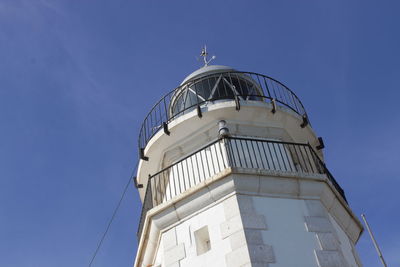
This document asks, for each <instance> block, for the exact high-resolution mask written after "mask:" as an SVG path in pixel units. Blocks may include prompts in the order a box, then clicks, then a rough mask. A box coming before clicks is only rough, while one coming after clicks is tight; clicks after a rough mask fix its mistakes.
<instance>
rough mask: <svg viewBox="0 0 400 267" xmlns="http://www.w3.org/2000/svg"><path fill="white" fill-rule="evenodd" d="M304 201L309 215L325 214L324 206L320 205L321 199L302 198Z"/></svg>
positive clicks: (322, 215)
mask: <svg viewBox="0 0 400 267" xmlns="http://www.w3.org/2000/svg"><path fill="white" fill-rule="evenodd" d="M304 202H305V203H306V206H307V210H308V215H309V216H319V217H325V216H326V211H325V207H324V206H323V205H322V203H321V201H319V200H304Z"/></svg>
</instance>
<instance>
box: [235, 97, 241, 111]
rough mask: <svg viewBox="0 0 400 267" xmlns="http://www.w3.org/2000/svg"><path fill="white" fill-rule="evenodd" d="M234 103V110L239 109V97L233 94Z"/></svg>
mask: <svg viewBox="0 0 400 267" xmlns="http://www.w3.org/2000/svg"><path fill="white" fill-rule="evenodd" d="M235 104H236V110H237V111H239V110H240V100H239V97H238V96H237V95H236V94H235Z"/></svg>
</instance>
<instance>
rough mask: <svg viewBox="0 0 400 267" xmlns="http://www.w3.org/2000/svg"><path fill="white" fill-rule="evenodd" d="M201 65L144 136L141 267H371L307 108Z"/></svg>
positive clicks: (256, 81)
mask: <svg viewBox="0 0 400 267" xmlns="http://www.w3.org/2000/svg"><path fill="white" fill-rule="evenodd" d="M202 56H203V57H204V62H205V64H204V66H203V67H201V68H200V69H198V70H196V71H194V72H193V73H191V74H190V75H189V76H187V77H186V78H185V79H183V81H182V82H181V84H180V85H179V86H178V87H177V88H176V89H174V90H172V91H171V92H170V93H168V94H166V95H164V96H162V97H161V98H160V100H159V101H158V102H157V103H156V104H155V105H154V106H153V108H152V109H151V110H150V111H149V112H148V115H147V116H146V117H145V118H144V121H143V124H142V126H141V129H140V133H139V140H138V150H139V156H140V162H139V167H138V171H137V176H136V178H135V185H136V187H137V189H138V191H139V194H140V198H141V201H142V204H143V205H142V211H141V217H140V221H139V229H138V232H137V237H138V250H137V254H136V259H135V263H134V266H135V267H150V266H152V267H172V266H173V267H178V266H180V267H186V266H188V267H197V266H199V267H200V266H227V267H236V266H237V267H239V266H249V267H250V266H257V267H261V266H270V267H303V266H304V267H343V266H344V267H356V266H357V267H358V266H361V262H360V260H359V258H358V256H357V252H356V249H355V244H356V243H357V241H358V239H359V237H360V235H361V233H362V231H363V227H362V225H361V223H360V221H359V220H358V218H357V217H356V216H355V215H354V213H353V212H352V210H351V208H350V206H349V204H348V202H347V200H346V196H345V192H344V190H343V189H342V188H341V187H340V185H339V184H338V183H337V182H336V180H335V178H334V177H333V175H332V174H331V173H330V171H329V170H328V168H327V166H326V164H325V162H324V156H323V150H324V144H323V141H322V138H319V137H318V135H317V134H316V133H315V132H314V130H313V128H312V126H311V122H310V118H309V116H308V114H307V112H306V109H305V108H304V106H303V104H302V102H301V101H300V99H299V98H298V97H297V96H296V94H295V93H294V92H293V91H292V90H291V89H289V88H288V87H287V86H285V85H284V84H283V83H281V82H280V81H278V80H276V79H274V78H271V77H269V76H266V75H262V74H258V73H253V72H243V71H238V70H236V69H234V68H231V67H227V66H220V65H210V64H209V60H207V52H206V50H203V53H202Z"/></svg>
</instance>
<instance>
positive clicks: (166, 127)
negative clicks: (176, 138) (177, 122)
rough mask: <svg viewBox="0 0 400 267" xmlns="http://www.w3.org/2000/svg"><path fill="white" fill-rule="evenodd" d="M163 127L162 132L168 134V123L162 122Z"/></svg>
mask: <svg viewBox="0 0 400 267" xmlns="http://www.w3.org/2000/svg"><path fill="white" fill-rule="evenodd" d="M163 128H164V133H165V134H166V135H170V134H171V132H170V131H169V130H168V123H166V122H163Z"/></svg>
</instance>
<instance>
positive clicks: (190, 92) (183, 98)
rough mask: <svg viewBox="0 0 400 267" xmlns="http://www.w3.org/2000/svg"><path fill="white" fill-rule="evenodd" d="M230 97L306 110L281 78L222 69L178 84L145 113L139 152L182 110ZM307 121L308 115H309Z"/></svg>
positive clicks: (300, 111) (296, 110) (305, 114)
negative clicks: (223, 70)
mask: <svg viewBox="0 0 400 267" xmlns="http://www.w3.org/2000/svg"><path fill="white" fill-rule="evenodd" d="M222 99H231V100H235V101H236V103H237V104H238V103H240V101H242V100H243V101H248V100H251V101H263V102H272V101H273V102H274V103H275V104H276V105H277V106H284V107H287V108H289V109H291V110H292V111H294V112H295V113H297V114H299V115H300V116H302V117H304V118H307V113H306V111H305V108H304V106H303V104H302V103H301V101H300V99H299V98H298V97H297V96H296V95H295V93H293V92H292V91H291V90H290V89H289V88H288V87H286V86H285V85H284V84H282V83H281V82H279V81H277V80H275V79H273V78H271V77H268V76H265V75H262V74H257V73H253V72H222V73H217V74H210V75H207V76H205V77H201V78H198V79H194V80H189V81H188V82H186V83H185V84H183V85H181V86H179V87H177V88H176V89H174V90H173V91H171V92H169V93H168V94H166V95H165V96H164V97H162V98H161V99H160V100H159V101H158V102H157V103H156V104H155V105H154V106H153V108H152V109H151V110H150V112H149V113H148V114H147V116H146V117H145V119H144V121H143V123H142V126H141V128H140V132H139V140H138V146H139V152H140V151H143V149H144V148H145V147H146V145H147V143H148V141H149V140H150V139H151V138H152V137H153V136H154V135H155V134H156V133H157V132H158V131H160V130H161V129H162V128H163V126H164V127H165V125H168V123H170V122H171V121H172V120H174V119H175V118H177V117H179V116H181V115H182V114H185V113H187V112H188V111H192V110H194V109H196V108H198V109H199V108H200V107H201V106H202V105H204V104H205V103H207V102H212V101H217V100H222ZM307 121H308V118H307Z"/></svg>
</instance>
